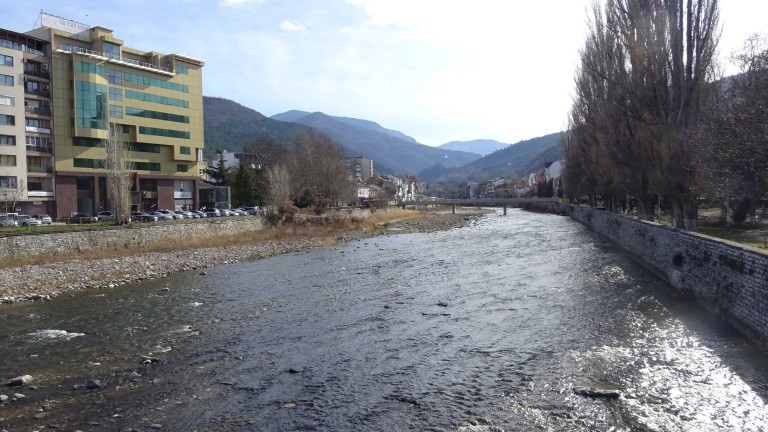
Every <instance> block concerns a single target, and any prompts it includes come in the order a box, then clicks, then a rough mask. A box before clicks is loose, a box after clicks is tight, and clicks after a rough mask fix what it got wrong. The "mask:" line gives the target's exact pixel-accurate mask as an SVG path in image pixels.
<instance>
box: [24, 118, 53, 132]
mask: <svg viewBox="0 0 768 432" xmlns="http://www.w3.org/2000/svg"><path fill="white" fill-rule="evenodd" d="M24 124H25V125H26V126H29V127H33V128H46V129H50V128H51V122H50V120H41V119H33V118H27V119H24Z"/></svg>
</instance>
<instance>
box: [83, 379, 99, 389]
mask: <svg viewBox="0 0 768 432" xmlns="http://www.w3.org/2000/svg"><path fill="white" fill-rule="evenodd" d="M85 388H87V389H88V390H94V389H97V388H101V381H100V380H88V381H87V382H86V383H85Z"/></svg>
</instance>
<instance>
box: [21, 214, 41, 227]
mask: <svg viewBox="0 0 768 432" xmlns="http://www.w3.org/2000/svg"><path fill="white" fill-rule="evenodd" d="M16 222H17V223H18V224H19V226H23V227H31V226H40V225H42V222H40V221H39V220H37V219H35V218H33V217H32V216H30V215H19V217H18V218H17V219H16Z"/></svg>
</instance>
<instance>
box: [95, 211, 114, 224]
mask: <svg viewBox="0 0 768 432" xmlns="http://www.w3.org/2000/svg"><path fill="white" fill-rule="evenodd" d="M96 219H98V221H99V222H111V221H113V220H115V215H113V214H112V212H111V211H100V212H98V213H96Z"/></svg>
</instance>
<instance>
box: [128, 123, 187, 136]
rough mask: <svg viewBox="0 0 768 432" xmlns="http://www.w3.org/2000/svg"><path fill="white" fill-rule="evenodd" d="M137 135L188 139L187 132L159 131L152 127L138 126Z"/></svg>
mask: <svg viewBox="0 0 768 432" xmlns="http://www.w3.org/2000/svg"><path fill="white" fill-rule="evenodd" d="M139 133H140V134H144V135H154V136H164V137H170V138H182V139H189V132H185V131H178V130H173V129H160V128H153V127H146V126H139Z"/></svg>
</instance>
